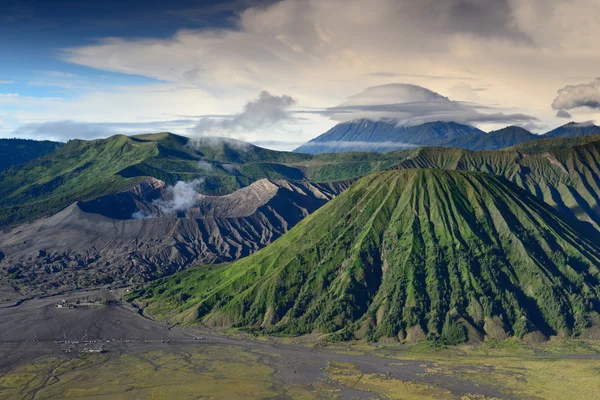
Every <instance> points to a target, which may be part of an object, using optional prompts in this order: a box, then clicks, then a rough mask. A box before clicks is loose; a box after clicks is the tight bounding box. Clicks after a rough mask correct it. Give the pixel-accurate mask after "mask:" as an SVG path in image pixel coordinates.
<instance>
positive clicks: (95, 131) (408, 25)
mask: <svg viewBox="0 0 600 400" xmlns="http://www.w3.org/2000/svg"><path fill="white" fill-rule="evenodd" d="M597 15H600V4H599V3H598V2H597V1H596V0H548V1H543V2H542V1H539V0H522V1H516V0H446V1H443V2H441V1H437V0H419V1H417V0H376V1H373V0H279V1H275V0H232V1H217V0H212V1H191V0H176V1H171V2H165V1H154V0H152V1H135V0H134V1H128V0H121V1H114V0H106V1H98V2H92V1H82V0H71V1H52V0H46V1H34V0H22V1H15V0H0V54H2V56H1V59H0V60H1V62H0V136H3V137H12V136H19V137H31V138H39V139H47V138H49V139H55V140H67V139H69V138H75V137H78V138H96V137H103V136H108V135H111V134H114V133H141V132H148V131H160V130H170V131H174V132H177V133H181V134H186V135H220V136H228V137H233V138H236V139H241V140H246V141H251V142H255V143H269V146H270V147H274V148H280V149H291V148H294V147H295V146H296V145H297V144H299V143H302V142H304V141H306V140H309V139H311V138H313V137H315V136H317V135H319V134H321V133H323V132H324V131H325V130H327V129H329V128H331V127H332V126H333V125H335V124H336V123H338V122H342V121H346V120H352V119H356V118H370V119H378V118H383V117H385V118H396V119H397V120H398V121H399V122H400V123H403V124H414V123H420V122H426V121H431V120H438V119H439V120H455V121H457V122H463V123H468V124H473V125H476V126H478V127H480V128H482V129H487V130H491V129H497V128H500V127H503V126H506V125H511V124H516V125H521V126H524V127H526V128H529V129H532V130H533V131H534V132H544V131H545V130H548V129H550V128H553V127H555V126H557V125H561V124H564V123H566V122H568V121H569V120H570V119H573V120H577V121H587V120H596V119H597V118H598V117H599V115H598V113H599V109H598V106H597V104H600V103H599V102H597V101H596V100H599V99H600V79H596V78H598V75H600V72H598V70H597V65H599V64H600V48H599V47H598V46H597V39H596V38H597V37H599V36H600V24H598V23H597V20H596V16H597ZM599 101H600V100H599ZM383 110H386V111H385V112H384V111H383Z"/></svg>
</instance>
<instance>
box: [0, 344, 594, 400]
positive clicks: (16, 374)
mask: <svg viewBox="0 0 600 400" xmlns="http://www.w3.org/2000/svg"><path fill="white" fill-rule="evenodd" d="M281 346H287V345H281ZM327 351H328V352H330V355H331V360H330V361H329V362H328V363H327V365H326V366H325V367H324V368H316V367H315V371H313V372H315V377H313V378H310V379H306V377H303V378H302V379H294V374H296V372H298V371H296V370H290V368H289V365H287V364H288V363H289V359H288V355H286V354H285V353H284V354H283V355H281V354H276V353H274V352H265V351H264V350H263V351H261V350H249V349H246V348H244V347H241V346H224V345H214V346H213V345H210V346H202V347H189V348H178V349H177V350H174V351H171V350H169V351H165V350H155V351H148V352H139V353H135V352H134V353H128V354H97V355H84V356H82V357H79V358H67V357H46V358H41V359H38V360H36V361H34V362H32V363H29V364H25V365H21V366H19V367H17V368H16V369H14V370H12V371H10V372H8V373H5V374H3V375H0V399H14V398H23V399H59V398H60V399H63V398H81V399H84V398H94V399H132V398H135V399H172V398H177V399H187V398H200V399H237V398H246V399H264V398H284V399H285V398H290V399H335V398H365V399H369V398H384V399H460V400H467V399H473V400H474V399H495V398H502V399H504V398H509V399H515V398H516V399H570V400H571V399H600V358H599V357H597V355H598V353H599V351H600V347H599V346H598V345H597V344H593V343H586V342H574V341H570V342H556V343H551V344H548V345H542V346H536V347H531V346H529V345H527V344H525V343H523V342H517V341H508V342H502V343H493V342H490V343H486V344H483V345H480V346H478V347H468V346H454V347H441V348H440V347H435V348H433V347H431V346H428V345H427V344H421V345H417V346H412V347H410V348H406V347H404V346H403V347H400V346H395V345H385V346H373V345H363V344H353V345H348V344H344V345H340V346H338V347H336V346H331V348H328V349H327ZM340 354H344V355H345V358H344V359H343V360H342V359H340V358H339V357H337V356H338V355H340ZM352 355H354V356H355V357H356V361H357V362H356V363H355V362H353V361H352V359H353V358H352ZM365 355H377V356H381V358H380V359H381V363H382V365H387V367H388V368H389V369H390V372H387V373H386V372H373V371H369V370H368V369H369V367H368V365H367V367H366V368H365V367H364V365H363V364H361V362H364V356H365ZM361 357H363V358H362V359H361ZM383 357H385V358H383ZM374 359H376V360H377V359H378V358H377V357H375V358H374ZM390 360H393V361H392V362H390ZM415 361H418V362H419V363H422V365H420V366H421V367H423V368H422V372H421V373H418V374H416V375H415V377H414V378H413V379H410V380H409V379H404V380H403V379H399V378H397V377H395V376H394V373H392V372H391V371H397V370H398V368H400V369H401V368H402V367H404V366H406V368H407V369H409V368H411V366H414V365H415V364H414V363H415ZM386 363H387V364H386ZM384 370H385V368H384V369H383V370H381V371H384ZM290 375H291V376H292V377H290ZM468 388H472V389H473V390H472V392H467V390H468ZM478 388H481V390H480V391H479V389H478ZM484 388H485V390H484ZM484 393H485V394H484ZM490 393H491V394H490Z"/></svg>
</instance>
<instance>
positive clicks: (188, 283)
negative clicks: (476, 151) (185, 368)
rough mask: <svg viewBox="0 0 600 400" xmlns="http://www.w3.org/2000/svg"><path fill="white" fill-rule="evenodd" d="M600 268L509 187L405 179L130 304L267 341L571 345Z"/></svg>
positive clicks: (445, 177)
mask: <svg viewBox="0 0 600 400" xmlns="http://www.w3.org/2000/svg"><path fill="white" fill-rule="evenodd" d="M598 266H600V248H599V247H598V246H597V245H596V244H594V242H592V241H590V240H589V239H588V238H586V237H583V236H581V235H580V234H578V233H577V231H576V230H575V229H574V228H573V227H572V226H571V225H570V224H569V223H568V222H567V221H566V220H564V219H563V218H562V217H561V215H560V214H559V213H558V212H557V211H555V210H553V209H552V208H551V207H549V206H548V205H546V204H544V203H542V202H540V201H539V200H537V199H535V198H534V197H533V196H531V195H529V194H527V193H526V192H525V191H523V190H522V189H519V188H517V187H516V186H514V185H513V184H512V183H510V182H508V181H507V180H505V179H504V178H501V177H497V176H494V175H490V174H482V173H473V172H465V171H442V170H430V169H413V170H398V171H387V172H381V173H376V174H372V175H369V176H367V177H364V178H362V179H361V180H359V181H358V182H357V183H355V184H354V185H353V186H351V187H350V188H349V189H348V190H346V191H345V192H344V193H343V194H341V195H340V196H338V197H337V198H336V199H334V200H332V201H331V202H329V203H328V204H327V205H326V206H325V207H323V208H322V209H321V210H319V211H317V212H315V213H313V214H312V215H311V216H310V217H308V218H306V219H305V220H303V221H302V222H301V223H300V224H298V225H297V226H296V227H295V228H293V229H292V230H291V231H290V232H288V233H287V234H285V235H283V236H282V237H281V238H280V239H278V240H277V241H276V242H274V243H273V244H271V245H270V246H269V247H267V248H265V249H263V250H261V251H259V252H257V253H255V254H253V255H252V256H250V257H247V258H244V259H242V260H239V261H237V262H235V263H232V264H230V265H227V266H223V267H220V268H219V267H217V268H209V269H206V268H197V269H192V270H188V271H186V272H184V273H181V274H179V275H177V276H175V277H170V278H165V279H162V280H159V281H157V282H156V283H154V284H152V285H150V286H148V287H146V288H144V289H140V290H138V291H136V292H135V293H134V294H133V296H132V299H134V300H135V299H137V300H136V301H137V302H138V304H145V305H146V306H147V307H145V312H147V313H148V315H152V316H155V317H159V318H166V319H167V320H169V321H172V322H182V323H183V322H187V323H202V324H207V325H210V326H214V327H237V328H243V329H249V330H251V331H256V332H260V333H282V334H294V335H296V334H305V333H311V332H320V333H327V334H330V335H333V336H332V337H333V338H337V339H350V338H351V337H356V338H367V339H369V340H379V339H381V338H396V339H397V340H401V341H409V342H413V341H416V340H419V339H424V338H425V337H426V336H427V335H433V336H434V337H440V338H446V339H447V340H451V339H452V337H454V339H456V341H457V342H461V341H466V340H469V341H474V342H476V341H480V340H481V339H482V338H483V337H484V336H487V337H490V338H494V339H504V338H506V337H508V336H518V337H531V336H540V337H548V336H550V335H561V336H571V335H572V334H575V335H577V334H580V333H581V332H583V330H584V329H586V327H587V326H588V320H587V314H588V313H597V312H598V311H599V310H600V303H599V300H598V296H599V295H600V293H598V290H599V287H600V286H598V279H599V278H600V271H599V269H598ZM559 281H560V282H562V283H561V285H560V286H557V285H555V283H554V282H559ZM455 336H458V338H456V337H455Z"/></svg>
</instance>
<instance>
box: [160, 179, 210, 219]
mask: <svg viewBox="0 0 600 400" xmlns="http://www.w3.org/2000/svg"><path fill="white" fill-rule="evenodd" d="M203 183H204V178H198V179H194V180H193V181H191V182H183V181H179V182H177V183H176V184H175V185H173V186H171V185H169V186H167V189H166V195H167V199H158V200H154V202H153V204H154V205H155V206H157V207H158V208H159V209H160V211H161V212H162V213H164V214H174V213H176V212H177V211H186V210H188V209H190V208H192V207H193V206H194V205H195V204H196V200H197V198H198V187H199V186H200V185H202V184H203Z"/></svg>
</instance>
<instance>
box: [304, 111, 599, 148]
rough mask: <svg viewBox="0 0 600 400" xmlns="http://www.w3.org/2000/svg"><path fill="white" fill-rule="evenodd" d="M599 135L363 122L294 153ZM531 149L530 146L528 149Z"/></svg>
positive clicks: (579, 128)
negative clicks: (487, 131)
mask: <svg viewBox="0 0 600 400" xmlns="http://www.w3.org/2000/svg"><path fill="white" fill-rule="evenodd" d="M598 134H600V127H598V126H596V125H593V124H591V123H576V122H570V123H568V124H566V125H563V126H561V127H558V128H556V129H554V130H552V131H550V132H547V133H545V134H543V135H536V134H533V133H531V132H529V131H528V130H526V129H524V128H521V127H518V126H508V127H506V128H503V129H499V130H496V131H492V132H490V133H485V132H483V131H481V130H479V129H477V128H474V127H472V126H468V125H462V124H458V123H455V122H430V123H426V124H422V125H416V126H410V127H407V126H397V124H396V122H395V121H391V120H382V121H370V120H366V119H362V120H357V121H350V122H344V123H341V124H338V125H336V126H334V127H333V128H332V129H330V130H329V131H327V132H326V133H324V134H322V135H320V136H318V137H316V138H315V139H312V140H311V141H309V142H307V143H305V144H303V145H302V146H300V147H298V148H297V149H296V150H294V152H298V153H308V154H317V153H328V152H329V153H339V152H348V151H372V152H387V151H392V150H398V149H407V148H412V147H418V146H444V147H456V148H462V149H468V150H498V149H502V148H506V147H512V146H515V145H518V144H520V143H525V142H531V141H534V140H540V139H549V138H574V137H581V136H590V135H598ZM531 148H533V147H531Z"/></svg>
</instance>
